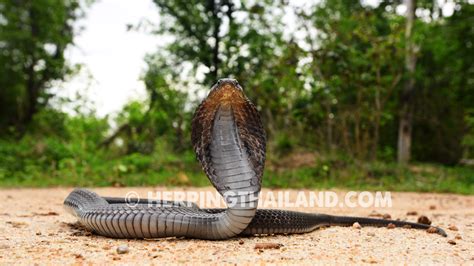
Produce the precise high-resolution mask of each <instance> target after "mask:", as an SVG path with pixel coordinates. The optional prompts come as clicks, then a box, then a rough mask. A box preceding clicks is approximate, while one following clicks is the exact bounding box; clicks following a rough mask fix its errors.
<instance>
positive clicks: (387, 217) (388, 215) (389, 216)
mask: <svg viewBox="0 0 474 266" xmlns="http://www.w3.org/2000/svg"><path fill="white" fill-rule="evenodd" d="M383 218H384V219H385V220H388V219H391V218H392V216H391V215H390V214H388V213H386V214H384V215H383Z"/></svg>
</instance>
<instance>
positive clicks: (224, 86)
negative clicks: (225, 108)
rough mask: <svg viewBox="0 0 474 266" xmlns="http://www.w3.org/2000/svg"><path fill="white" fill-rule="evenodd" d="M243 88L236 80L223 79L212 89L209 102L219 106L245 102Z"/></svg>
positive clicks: (208, 97)
mask: <svg viewBox="0 0 474 266" xmlns="http://www.w3.org/2000/svg"><path fill="white" fill-rule="evenodd" d="M243 91H244V90H243V88H242V86H240V84H239V82H238V81H237V80H235V79H230V78H223V79H219V80H218V81H217V82H216V84H214V86H212V87H211V91H210V92H209V95H208V96H207V99H208V100H209V101H212V102H215V103H219V104H223V105H226V104H230V103H232V102H236V101H239V100H240V101H241V100H244V99H245V98H246V97H245V95H244V92H243Z"/></svg>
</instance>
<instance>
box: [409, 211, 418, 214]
mask: <svg viewBox="0 0 474 266" xmlns="http://www.w3.org/2000/svg"><path fill="white" fill-rule="evenodd" d="M407 215H418V212H417V211H409V212H407Z"/></svg>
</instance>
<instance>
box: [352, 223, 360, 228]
mask: <svg viewBox="0 0 474 266" xmlns="http://www.w3.org/2000/svg"><path fill="white" fill-rule="evenodd" d="M352 228H355V229H361V228H362V226H361V225H360V224H359V223H358V222H355V223H354V224H352Z"/></svg>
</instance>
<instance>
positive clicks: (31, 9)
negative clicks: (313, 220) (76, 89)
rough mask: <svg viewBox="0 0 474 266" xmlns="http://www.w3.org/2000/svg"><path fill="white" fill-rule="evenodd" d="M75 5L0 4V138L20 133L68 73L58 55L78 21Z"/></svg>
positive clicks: (44, 0) (55, 0) (24, 0)
mask: <svg viewBox="0 0 474 266" xmlns="http://www.w3.org/2000/svg"><path fill="white" fill-rule="evenodd" d="M80 10H81V9H80V5H79V3H78V1H75V0H68V1H63V0H35V1H29V0H16V1H2V2H0V49H1V51H2V52H1V53H0V134H6V133H12V130H13V131H16V132H19V133H22V132H24V131H25V130H26V127H27V126H28V124H29V123H30V122H31V121H32V119H33V116H34V115H35V114H36V113H37V112H38V111H39V110H41V109H42V108H43V107H45V106H46V105H47V104H48V101H49V99H50V98H51V97H52V95H51V93H50V92H49V91H48V89H49V88H50V87H51V86H52V84H53V82H54V81H58V80H62V79H64V78H65V77H66V76H67V75H68V74H71V73H72V68H71V67H70V66H68V64H67V63H66V60H65V58H64V51H65V49H66V48H67V47H68V45H70V44H72V42H73V36H74V33H75V32H74V28H73V23H74V21H75V20H77V18H78V17H79V16H80Z"/></svg>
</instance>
